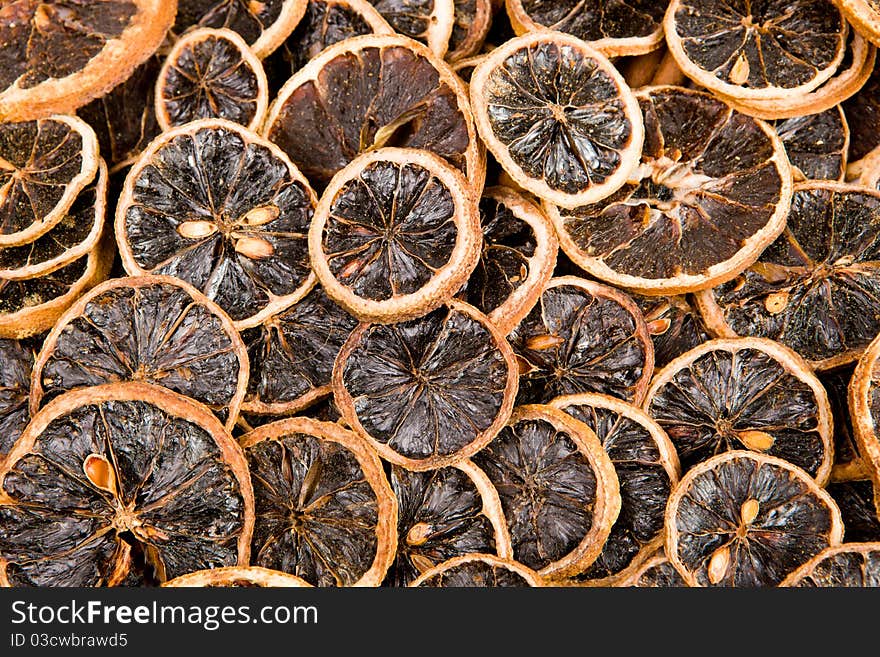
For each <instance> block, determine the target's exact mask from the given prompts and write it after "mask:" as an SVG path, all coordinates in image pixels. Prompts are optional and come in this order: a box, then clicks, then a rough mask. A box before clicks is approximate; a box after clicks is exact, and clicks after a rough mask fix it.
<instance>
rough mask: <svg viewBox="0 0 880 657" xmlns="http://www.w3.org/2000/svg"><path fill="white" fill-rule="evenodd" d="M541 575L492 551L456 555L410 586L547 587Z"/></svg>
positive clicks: (423, 574)
mask: <svg viewBox="0 0 880 657" xmlns="http://www.w3.org/2000/svg"><path fill="white" fill-rule="evenodd" d="M543 585H544V584H543V581H542V580H541V577H540V576H539V575H538V574H537V573H536V572H535V571H533V570H532V569H531V568H526V567H525V566H523V565H522V564H521V563H517V562H516V561H512V560H510V559H501V558H499V557H496V556H494V555H491V554H470V555H465V556H461V557H455V558H454V559H450V560H449V561H447V562H445V563H442V564H439V565H438V566H435V567H434V568H432V569H431V570H429V571H427V572H425V573H422V575H421V576H420V577H419V578H418V579H416V580H415V581H413V582H412V583H411V584H410V586H414V587H432V588H463V587H476V588H495V587H529V586H543Z"/></svg>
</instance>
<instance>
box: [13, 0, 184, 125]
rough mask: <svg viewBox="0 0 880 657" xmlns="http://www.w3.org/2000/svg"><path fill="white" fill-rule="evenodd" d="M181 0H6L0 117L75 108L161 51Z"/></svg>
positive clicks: (32, 116) (41, 114)
mask: <svg viewBox="0 0 880 657" xmlns="http://www.w3.org/2000/svg"><path fill="white" fill-rule="evenodd" d="M176 9H177V0H103V1H102V2H64V1H61V0H52V1H51V2H32V1H31V0H14V1H12V2H4V3H3V6H2V7H0V62H2V66H0V121H24V120H28V119H40V118H44V117H47V116H49V115H51V114H57V113H62V114H63V113H70V112H73V111H75V110H76V109H77V108H79V107H81V106H82V105H85V104H86V103H88V102H89V101H91V100H92V99H94V98H97V97H98V96H101V95H102V94H104V93H106V92H107V91H109V90H110V89H112V88H113V87H115V86H116V85H117V84H119V83H120V82H122V81H123V80H125V79H126V78H127V77H128V76H129V75H130V74H131V72H132V71H133V70H134V69H135V68H137V67H138V66H139V65H140V64H142V63H143V62H144V61H146V59H147V58H148V57H149V56H150V55H152V54H153V52H155V50H156V49H157V48H158V47H159V45H160V44H161V43H162V39H164V38H165V32H166V31H167V30H168V28H169V27H170V26H171V23H172V22H173V21H174V12H175V10H176Z"/></svg>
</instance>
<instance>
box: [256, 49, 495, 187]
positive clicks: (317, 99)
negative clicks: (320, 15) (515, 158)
mask: <svg viewBox="0 0 880 657" xmlns="http://www.w3.org/2000/svg"><path fill="white" fill-rule="evenodd" d="M403 89H405V93H404V92H403ZM470 116H471V109H470V104H469V102H468V99H467V88H466V86H465V85H464V83H463V82H462V81H461V79H459V77H458V76H457V75H455V73H453V72H452V69H450V68H449V66H448V65H447V64H446V63H445V62H444V61H443V60H441V59H438V58H437V57H436V56H435V55H433V53H431V51H430V50H429V49H428V48H426V47H424V46H422V45H421V44H419V43H418V42H415V41H413V40H412V39H408V38H406V37H402V36H394V35H366V36H360V37H353V38H351V39H346V40H345V41H343V42H340V43H337V44H335V45H333V46H330V47H329V48H327V49H326V50H325V51H324V52H323V53H321V54H320V55H319V56H318V57H316V58H315V59H313V60H312V61H311V62H309V64H308V65H307V66H305V67H304V68H303V69H302V70H300V71H299V72H298V73H297V74H296V75H294V76H293V77H292V78H291V79H290V80H289V81H288V82H287V84H285V85H284V87H282V89H281V91H279V92H278V97H277V98H276V99H275V101H274V102H273V103H272V105H271V106H270V107H269V118H268V119H267V120H266V126H265V127H264V128H263V134H264V135H265V136H266V137H267V138H268V139H270V140H271V141H273V142H275V143H276V144H278V145H279V146H280V147H281V148H282V149H283V150H284V151H285V152H286V153H287V154H288V155H289V156H290V159H291V160H293V162H294V163H295V164H296V165H297V166H298V167H299V168H300V170H302V172H303V173H304V174H305V175H306V176H308V178H309V180H311V181H312V182H313V183H314V184H315V185H316V186H320V187H323V186H324V185H326V184H327V183H328V182H329V181H330V179H331V178H332V177H333V175H334V174H335V173H336V172H337V171H339V170H340V169H342V168H343V167H344V166H345V165H346V164H348V163H349V162H351V161H352V160H353V159H354V158H355V157H356V156H357V155H358V154H359V153H362V152H364V151H368V150H375V149H377V148H381V147H383V146H402V147H412V148H420V149H424V150H429V151H431V152H433V153H436V154H437V155H439V156H441V157H442V158H444V159H445V160H446V161H447V162H449V163H450V164H452V165H453V166H455V167H456V168H457V169H459V170H461V171H462V173H464V174H465V175H466V176H467V177H468V179H469V180H470V181H471V185H472V187H473V189H474V190H475V194H478V193H479V192H480V191H481V190H482V188H483V180H484V177H485V168H486V167H485V162H484V156H483V154H482V153H481V152H480V148H479V146H478V143H479V141H478V138H477V135H476V131H475V128H474V125H473V122H472V120H471V118H470Z"/></svg>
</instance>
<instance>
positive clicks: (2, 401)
mask: <svg viewBox="0 0 880 657" xmlns="http://www.w3.org/2000/svg"><path fill="white" fill-rule="evenodd" d="M39 350H40V340H39V339H26V340H4V339H2V338H0V465H2V463H3V460H4V459H5V457H6V454H7V453H8V452H9V450H10V449H12V445H13V444H15V441H16V440H18V437H19V436H20V435H21V432H22V431H24V428H25V427H26V426H27V423H28V422H30V419H31V414H30V411H29V408H28V407H29V405H28V401H27V400H28V395H29V394H30V393H29V389H30V381H31V372H32V370H33V367H34V358H35V357H36V354H37V352H38V351H39Z"/></svg>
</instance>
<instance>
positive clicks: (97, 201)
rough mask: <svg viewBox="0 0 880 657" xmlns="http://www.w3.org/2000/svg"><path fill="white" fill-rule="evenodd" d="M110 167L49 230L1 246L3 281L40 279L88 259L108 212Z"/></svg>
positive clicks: (101, 170)
mask: <svg viewBox="0 0 880 657" xmlns="http://www.w3.org/2000/svg"><path fill="white" fill-rule="evenodd" d="M107 179H108V176H107V166H106V165H105V164H104V162H103V161H100V164H99V170H98V177H97V178H96V179H95V181H94V183H93V184H91V185H89V186H88V187H86V188H85V189H84V190H83V191H81V192H80V193H79V195H78V196H77V197H76V199H75V200H74V202H73V204H72V205H71V206H70V208H68V209H67V211H66V212H65V213H64V216H63V218H62V219H61V221H59V222H58V223H57V224H55V226H53V227H52V228H51V229H50V230H48V231H47V232H45V233H43V234H42V235H40V236H39V237H37V238H36V239H35V240H34V241H32V242H27V243H25V244H20V245H18V246H5V247H3V246H0V278H4V279H24V278H37V277H39V276H43V275H45V274H49V273H51V272H53V271H55V270H57V269H60V268H61V267H63V266H64V265H67V264H70V263H71V262H72V261H74V260H76V259H77V258H80V257H82V256H84V255H87V254H88V253H89V252H90V251H92V250H93V249H95V248H96V247H97V245H98V242H99V240H100V239H101V235H102V233H103V230H104V217H105V214H106V208H107Z"/></svg>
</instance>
